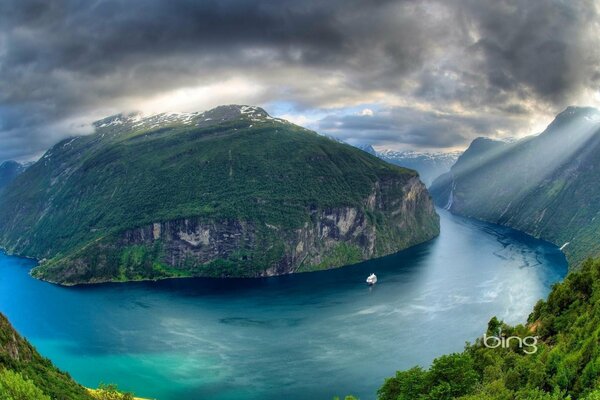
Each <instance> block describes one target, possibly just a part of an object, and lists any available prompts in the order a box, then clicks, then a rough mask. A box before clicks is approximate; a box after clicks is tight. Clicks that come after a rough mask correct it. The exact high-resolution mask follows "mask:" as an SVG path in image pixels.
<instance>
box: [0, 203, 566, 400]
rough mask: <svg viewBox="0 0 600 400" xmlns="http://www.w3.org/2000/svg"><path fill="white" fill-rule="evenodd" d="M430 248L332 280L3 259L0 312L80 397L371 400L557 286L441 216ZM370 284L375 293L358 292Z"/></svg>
mask: <svg viewBox="0 0 600 400" xmlns="http://www.w3.org/2000/svg"><path fill="white" fill-rule="evenodd" d="M440 214H441V218H442V234H441V235H440V237H439V238H437V239H435V240H434V241H432V242H430V243H427V244H424V245H420V246H417V247H415V248H413V249H410V250H408V251H404V252H401V253H398V254H396V255H393V256H390V257H386V258H383V259H379V260H374V261H370V262H365V263H362V264H359V265H355V266H350V267H345V268H342V269H337V270H333V271H325V272H319V273H311V274H300V275H294V276H286V277H278V278H268V279H259V280H226V281H220V280H213V279H184V280H168V281H162V282H147V283H130V284H106V285H98V286H84V287H75V288H62V287H58V286H55V285H51V284H48V283H44V282H41V281H38V280H35V279H32V278H30V277H29V275H28V271H29V269H30V268H31V267H32V266H33V265H34V262H33V261H31V260H26V259H22V258H17V257H9V256H6V255H3V254H0V311H1V312H3V313H5V314H6V315H7V316H8V318H9V319H10V320H11V321H12V322H13V324H14V325H15V327H16V328H17V329H18V330H19V331H20V332H21V333H22V334H23V335H25V336H26V337H27V338H28V339H29V340H30V341H31V342H33V344H34V345H35V346H37V348H38V349H39V350H40V352H41V353H42V354H44V355H45V356H47V357H49V358H50V359H52V361H54V362H55V363H56V364H57V365H58V366H59V367H60V368H62V369H64V370H66V371H68V372H70V373H71V374H72V376H73V377H74V378H75V379H77V380H78V381H79V382H81V383H82V384H84V385H86V386H90V387H95V386H97V385H98V384H99V383H100V382H106V383H109V382H114V383H117V384H118V385H119V387H121V388H123V389H127V390H132V391H135V393H136V394H137V395H140V396H146V397H155V398H159V399H163V400H175V399H177V400H181V399H214V400H231V399H261V400H264V399H266V400H271V399H273V400H275V399H277V400H280V399H290V400H294V399H298V400H300V399H302V400H305V399H331V398H332V397H333V396H334V395H336V394H337V395H345V394H350V393H352V394H355V395H358V396H360V398H361V399H363V400H368V399H374V398H375V393H376V390H377V388H378V387H379V386H380V385H381V384H382V382H383V379H384V378H385V377H387V376H390V375H393V373H394V372H395V371H396V370H397V369H403V368H408V367H411V366H413V365H416V364H420V365H423V366H427V365H428V364H429V363H430V362H431V360H432V359H433V358H435V357H436V356H439V355H441V354H444V353H448V352H453V351H460V350H461V349H462V348H463V346H464V343H465V341H467V340H471V341H472V340H474V339H475V338H476V337H477V336H479V335H481V334H482V332H483V330H484V329H485V326H486V324H487V321H488V320H489V318H490V317H491V316H493V315H497V316H498V317H499V318H503V319H504V320H506V321H507V322H510V323H515V322H522V321H524V320H525V319H526V317H527V315H528V313H529V312H530V311H531V309H532V307H533V305H534V304H535V302H536V301H537V300H538V299H540V298H543V297H545V296H546V295H547V294H548V292H549V290H550V287H551V285H552V284H553V283H554V282H556V281H559V280H560V279H562V277H564V275H565V274H566V262H565V259H564V257H563V256H562V254H561V253H560V252H559V250H558V249H557V248H556V247H554V246H552V245H550V244H548V243H545V242H542V241H539V240H535V239H533V238H531V237H529V236H527V235H524V234H521V233H518V232H516V231H513V230H511V229H507V228H502V227H498V226H494V225H489V224H485V223H481V222H476V221H472V220H467V219H464V218H460V217H456V216H452V215H450V214H448V213H446V212H444V211H440ZM371 272H375V273H376V274H377V275H378V278H379V282H378V284H377V285H376V286H375V287H373V288H369V287H367V286H366V285H365V284H364V280H365V278H366V277H367V276H368V274H369V273H371Z"/></svg>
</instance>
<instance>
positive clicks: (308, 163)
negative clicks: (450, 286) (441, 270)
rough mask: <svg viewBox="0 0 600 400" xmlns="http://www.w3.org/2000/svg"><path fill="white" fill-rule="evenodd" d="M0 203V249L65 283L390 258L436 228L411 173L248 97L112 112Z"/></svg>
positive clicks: (49, 156) (58, 148) (232, 273)
mask: <svg viewBox="0 0 600 400" xmlns="http://www.w3.org/2000/svg"><path fill="white" fill-rule="evenodd" d="M94 126H95V129H96V131H95V133H94V134H92V135H89V136H82V137H75V138H72V139H67V140H64V141H62V142H60V143H58V144H57V145H55V146H54V147H53V148H51V149H50V150H49V151H48V152H47V153H46V154H45V155H44V156H43V157H42V158H41V159H40V160H39V161H38V162H36V163H35V164H33V165H32V166H30V167H29V168H28V169H27V170H26V171H25V172H24V173H23V174H21V175H20V176H18V177H17V178H16V179H15V180H14V181H13V183H12V184H11V185H10V187H9V188H8V189H9V190H7V191H6V193H5V195H3V196H2V197H1V198H0V246H2V247H4V248H6V249H7V250H8V251H10V252H13V253H18V254H22V255H27V256H32V257H35V258H38V259H43V260H42V262H41V265H40V266H39V267H38V268H36V269H35V270H34V272H33V274H34V275H35V276H37V277H39V278H42V279H46V280H49V281H53V282H58V283H62V284H76V283H84V282H102V281H114V280H117V281H126V280H138V279H158V278H164V277H178V276H215V277H256V276H270V275H277V274H287V273H293V272H303V271H313V270H319V269H326V268H333V267H338V266H342V265H346V264H351V263H356V262H359V261H361V260H365V259H369V258H373V257H378V256H383V255H387V254H390V253H394V252H397V251H399V250H402V249H404V248H407V247H409V246H412V245H415V244H418V243H421V242H424V241H427V240H429V239H431V238H433V237H434V236H436V235H437V234H438V232H439V219H438V216H437V214H436V213H435V210H434V207H433V203H432V201H431V199H430V196H429V194H428V192H427V190H426V189H425V187H424V185H423V184H422V183H421V182H420V181H419V179H418V176H417V174H416V172H414V171H412V170H408V169H404V168H400V167H396V166H393V165H390V164H387V163H385V162H383V161H381V160H379V159H378V158H377V157H374V156H372V155H369V154H366V153H364V152H362V151H360V150H358V149H356V148H353V147H352V146H349V145H345V144H342V143H338V142H336V141H333V140H331V139H328V138H326V137H323V136H320V135H318V134H316V133H314V132H311V131H308V130H306V129H304V128H302V127H299V126H296V125H293V124H291V123H289V122H287V121H284V120H281V119H277V118H272V117H271V116H269V115H268V114H267V113H266V112H265V111H264V110H262V109H260V108H257V107H249V106H221V107H217V108H215V109H213V110H210V111H207V112H204V113H191V114H161V115H157V116H153V117H149V118H141V117H140V116H138V115H117V116H113V117H109V118H106V119H103V120H101V121H98V122H96V123H95V124H94Z"/></svg>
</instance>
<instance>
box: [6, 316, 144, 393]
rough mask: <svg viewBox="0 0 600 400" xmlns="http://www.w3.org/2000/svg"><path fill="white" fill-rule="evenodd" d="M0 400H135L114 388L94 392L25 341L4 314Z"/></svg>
mask: <svg viewBox="0 0 600 400" xmlns="http://www.w3.org/2000/svg"><path fill="white" fill-rule="evenodd" d="M0 399H2V400H133V396H132V395H131V394H129V393H121V392H119V391H118V390H117V389H116V387H115V386H114V385H103V386H102V387H100V388H99V389H96V390H93V391H90V390H89V389H87V388H84V387H83V386H81V385H79V384H78V383H77V382H75V381H74V380H73V379H72V378H71V377H70V376H69V375H68V374H66V373H64V372H62V371H60V370H59V369H58V368H56V367H55V366H54V365H53V364H52V362H51V361H50V360H48V359H47V358H44V357H42V356H41V355H40V354H39V353H38V352H37V350H35V348H34V347H33V346H32V345H31V344H30V343H29V342H28V341H27V340H25V339H24V338H22V337H21V336H20V335H19V334H18V333H17V332H16V331H15V330H14V328H13V327H12V326H11V324H10V322H8V320H7V319H6V317H5V316H4V315H2V314H0Z"/></svg>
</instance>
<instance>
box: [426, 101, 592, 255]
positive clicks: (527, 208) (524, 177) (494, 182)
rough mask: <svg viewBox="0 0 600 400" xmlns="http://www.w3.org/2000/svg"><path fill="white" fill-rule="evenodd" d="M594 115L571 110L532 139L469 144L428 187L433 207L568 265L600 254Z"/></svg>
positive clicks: (481, 141) (590, 112)
mask: <svg viewBox="0 0 600 400" xmlns="http://www.w3.org/2000/svg"><path fill="white" fill-rule="evenodd" d="M598 182H600V112H599V111H597V110H596V109H593V108H575V107H569V108H567V109H566V110H565V111H563V112H562V113H560V114H559V115H558V116H557V117H556V119H555V120H554V121H553V122H552V123H551V124H550V125H549V126H548V128H547V129H546V130H545V131H544V132H543V133H541V134H539V135H537V136H532V137H528V138H525V139H523V140H520V141H518V142H515V143H504V142H498V141H493V140H489V139H482V138H480V139H477V140H475V141H474V142H473V143H472V144H471V146H470V147H469V149H468V150H467V151H466V152H465V153H464V154H463V155H462V156H461V157H460V158H459V159H458V161H457V162H456V164H455V165H454V166H453V167H452V169H451V171H450V172H449V173H447V174H444V175H442V176H441V177H439V178H438V179H436V181H435V182H434V183H433V184H432V186H431V188H430V192H431V194H432V196H433V197H434V200H435V202H436V204H437V205H438V206H440V207H445V208H448V209H449V210H451V211H452V212H454V213H457V214H461V215H465V216H470V217H474V218H477V219H481V220H485V221H490V222H494V223H498V224H502V225H507V226H510V227H513V228H516V229H518V230H521V231H524V232H527V233H529V234H531V235H533V236H536V237H539V238H542V239H545V240H548V241H550V242H553V243H554V244H556V245H558V246H561V247H563V251H564V252H565V253H566V255H567V258H568V259H569V260H570V261H571V262H572V265H574V266H577V265H579V264H581V262H583V261H584V260H585V259H586V258H587V257H589V256H598V255H600V188H599V187H598V185H597V183H598Z"/></svg>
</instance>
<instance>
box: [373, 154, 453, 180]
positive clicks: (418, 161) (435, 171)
mask: <svg viewBox="0 0 600 400" xmlns="http://www.w3.org/2000/svg"><path fill="white" fill-rule="evenodd" d="M461 153H462V152H456V151H455V152H450V153H419V152H416V151H395V150H387V149H386V150H382V151H379V152H377V153H376V155H377V157H379V158H381V159H382V160H385V161H387V162H389V163H392V164H395V165H399V166H401V167H405V168H410V169H414V170H416V171H417V172H418V173H419V176H420V177H421V180H422V181H423V183H425V185H426V186H430V185H431V184H432V183H433V181H434V179H435V178H437V177H438V176H440V175H442V174H444V173H446V172H448V171H449V170H450V167H452V165H454V163H455V162H456V160H457V159H458V157H459V156H460V155H461Z"/></svg>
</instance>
